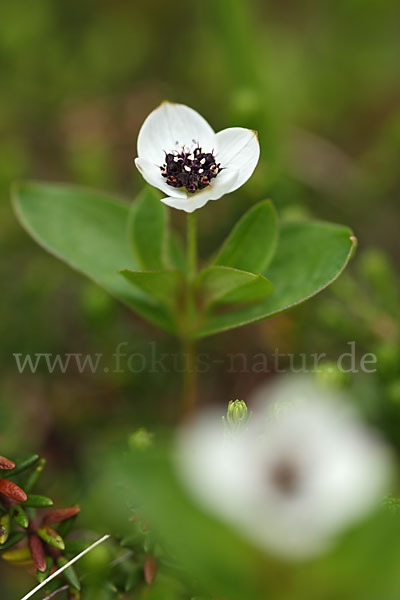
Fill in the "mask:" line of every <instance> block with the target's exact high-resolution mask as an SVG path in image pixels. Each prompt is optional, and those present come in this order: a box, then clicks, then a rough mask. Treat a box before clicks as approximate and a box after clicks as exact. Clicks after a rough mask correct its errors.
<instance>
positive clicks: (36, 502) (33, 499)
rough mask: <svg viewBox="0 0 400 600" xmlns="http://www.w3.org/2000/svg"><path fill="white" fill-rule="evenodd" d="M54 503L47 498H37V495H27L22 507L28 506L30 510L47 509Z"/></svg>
mask: <svg viewBox="0 0 400 600" xmlns="http://www.w3.org/2000/svg"><path fill="white" fill-rule="evenodd" d="M53 504H54V502H53V500H52V499H51V498H48V497H47V496H38V495H37V494H28V499H27V500H26V501H25V502H23V503H22V505H23V506H30V507H32V508H47V507H48V506H53Z"/></svg>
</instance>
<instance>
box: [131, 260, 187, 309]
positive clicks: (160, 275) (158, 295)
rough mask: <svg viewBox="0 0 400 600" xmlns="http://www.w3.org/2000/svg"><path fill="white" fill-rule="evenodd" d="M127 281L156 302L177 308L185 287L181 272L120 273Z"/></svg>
mask: <svg viewBox="0 0 400 600" xmlns="http://www.w3.org/2000/svg"><path fill="white" fill-rule="evenodd" d="M120 273H121V275H122V276H123V277H125V279H126V280H127V281H129V282H130V283H133V285H135V286H137V287H138V288H139V289H141V290H143V291H144V292H146V294H149V296H152V297H153V298H155V299H156V300H159V301H160V302H162V303H163V304H166V305H167V306H170V307H176V304H177V300H178V297H179V293H180V291H181V290H182V288H183V285H184V278H183V275H182V273H181V272H180V271H177V270H172V269H170V270H166V269H164V270H163V271H130V270H128V269H124V270H123V271H120Z"/></svg>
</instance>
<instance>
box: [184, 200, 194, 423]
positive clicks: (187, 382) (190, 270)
mask: <svg viewBox="0 0 400 600" xmlns="http://www.w3.org/2000/svg"><path fill="white" fill-rule="evenodd" d="M196 225H197V224H196V214H195V213H194V212H193V213H189V214H188V216H187V248H186V252H187V273H186V310H185V324H184V332H183V339H182V349H183V356H184V381H183V418H184V419H185V420H186V419H189V418H190V417H191V416H192V415H193V412H194V410H195V407H196V402H197V389H196V388H197V377H196V349H195V343H194V340H193V338H192V337H191V328H192V324H193V320H194V319H195V318H196V306H195V299H194V279H195V277H196V273H197V227H196Z"/></svg>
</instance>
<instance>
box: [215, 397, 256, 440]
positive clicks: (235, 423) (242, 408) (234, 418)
mask: <svg viewBox="0 0 400 600" xmlns="http://www.w3.org/2000/svg"><path fill="white" fill-rule="evenodd" d="M251 415H252V413H251V411H249V410H248V408H247V405H246V403H245V402H244V400H231V401H230V402H229V404H228V409H227V411H226V417H223V418H222V420H223V422H224V424H225V427H226V428H227V429H229V430H230V431H235V432H236V431H239V430H243V429H245V428H246V425H247V424H248V422H249V421H250V419H251Z"/></svg>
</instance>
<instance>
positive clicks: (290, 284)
mask: <svg viewBox="0 0 400 600" xmlns="http://www.w3.org/2000/svg"><path fill="white" fill-rule="evenodd" d="M355 246H356V239H355V237H354V236H353V234H352V232H351V230H350V229H348V228H347V227H344V226H342V225H335V224H331V223H324V222H319V221H311V222H307V221H304V222H298V223H297V222H288V223H284V224H283V226H282V228H281V231H280V238H279V243H278V247H277V250H276V252H275V255H274V258H273V260H272V262H271V264H270V266H269V267H268V268H267V269H266V270H265V272H264V275H265V276H266V277H268V279H269V280H270V281H271V282H272V284H273V286H274V291H273V293H272V294H271V295H270V296H269V297H268V298H267V299H266V300H263V301H262V302H257V303H254V304H251V305H249V306H245V307H241V308H238V309H235V310H232V311H230V312H226V313H224V314H223V315H222V314H219V315H208V316H207V317H206V319H205V320H204V322H203V324H202V326H201V328H200V329H199V330H198V331H197V332H195V334H194V335H195V337H204V336H207V335H211V334H213V333H217V332H220V331H225V330H227V329H232V328H233V327H239V326H241V325H245V324H246V323H251V322H254V321H259V320H262V319H265V318H267V317H271V316H273V315H276V314H278V313H280V312H282V311H284V310H286V309H288V308H291V307H292V306H295V305H297V304H300V303H301V302H304V301H305V300H308V299H309V298H311V297H312V296H314V295H315V294H318V292H321V291H322V290H323V289H325V288H326V287H327V286H328V285H329V284H331V283H332V282H333V281H335V279H337V277H339V275H340V274H341V272H342V271H343V269H344V268H345V267H346V265H347V263H348V262H349V260H350V258H351V256H352V253H353V251H354V249H355Z"/></svg>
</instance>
